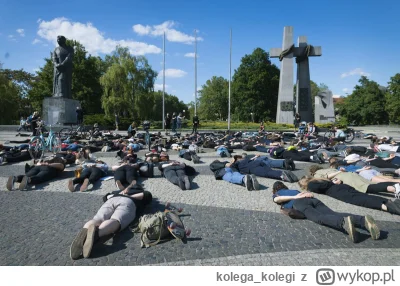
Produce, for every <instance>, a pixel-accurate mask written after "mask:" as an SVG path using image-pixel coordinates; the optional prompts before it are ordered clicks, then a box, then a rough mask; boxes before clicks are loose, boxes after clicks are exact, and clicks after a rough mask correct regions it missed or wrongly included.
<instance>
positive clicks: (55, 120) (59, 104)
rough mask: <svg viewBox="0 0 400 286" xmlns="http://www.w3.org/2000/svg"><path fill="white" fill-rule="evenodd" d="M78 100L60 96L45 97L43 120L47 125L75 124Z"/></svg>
mask: <svg viewBox="0 0 400 286" xmlns="http://www.w3.org/2000/svg"><path fill="white" fill-rule="evenodd" d="M78 106H79V107H80V106H81V104H80V102H79V101H78V100H75V99H69V98H62V97H46V98H45V99H44V100H43V108H42V112H43V117H42V118H43V120H44V121H45V122H46V124H47V125H64V124H76V107H78Z"/></svg>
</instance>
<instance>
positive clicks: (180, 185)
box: [178, 179, 186, 191]
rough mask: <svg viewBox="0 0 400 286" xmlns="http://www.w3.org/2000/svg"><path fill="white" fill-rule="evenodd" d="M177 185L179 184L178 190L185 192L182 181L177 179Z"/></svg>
mask: <svg viewBox="0 0 400 286" xmlns="http://www.w3.org/2000/svg"><path fill="white" fill-rule="evenodd" d="M178 184H179V188H181V189H182V191H184V190H186V187H185V182H184V181H182V180H179V179H178Z"/></svg>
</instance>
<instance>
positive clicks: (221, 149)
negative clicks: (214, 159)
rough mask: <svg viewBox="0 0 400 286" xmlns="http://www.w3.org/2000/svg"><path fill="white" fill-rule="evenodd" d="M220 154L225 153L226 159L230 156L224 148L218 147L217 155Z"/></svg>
mask: <svg viewBox="0 0 400 286" xmlns="http://www.w3.org/2000/svg"><path fill="white" fill-rule="evenodd" d="M222 152H225V153H226V155H227V156H228V157H229V156H230V154H229V152H228V149H226V148H225V147H219V148H218V149H217V155H221V153H222Z"/></svg>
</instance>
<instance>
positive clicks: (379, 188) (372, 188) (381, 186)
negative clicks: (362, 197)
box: [367, 182, 395, 194]
mask: <svg viewBox="0 0 400 286" xmlns="http://www.w3.org/2000/svg"><path fill="white" fill-rule="evenodd" d="M394 185H395V183H393V182H382V183H377V184H371V185H369V186H368V188H367V193H369V194H376V193H385V192H387V187H390V186H394Z"/></svg>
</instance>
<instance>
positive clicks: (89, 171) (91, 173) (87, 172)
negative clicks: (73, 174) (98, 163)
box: [72, 167, 104, 185]
mask: <svg viewBox="0 0 400 286" xmlns="http://www.w3.org/2000/svg"><path fill="white" fill-rule="evenodd" d="M101 177H104V172H103V171H102V170H101V169H99V168H97V167H90V168H86V169H83V171H82V173H81V175H80V176H79V178H75V179H74V180H73V181H72V182H73V184H74V185H75V184H82V183H83V181H84V180H85V179H89V183H90V184H94V182H96V181H98V180H100V178H101Z"/></svg>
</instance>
